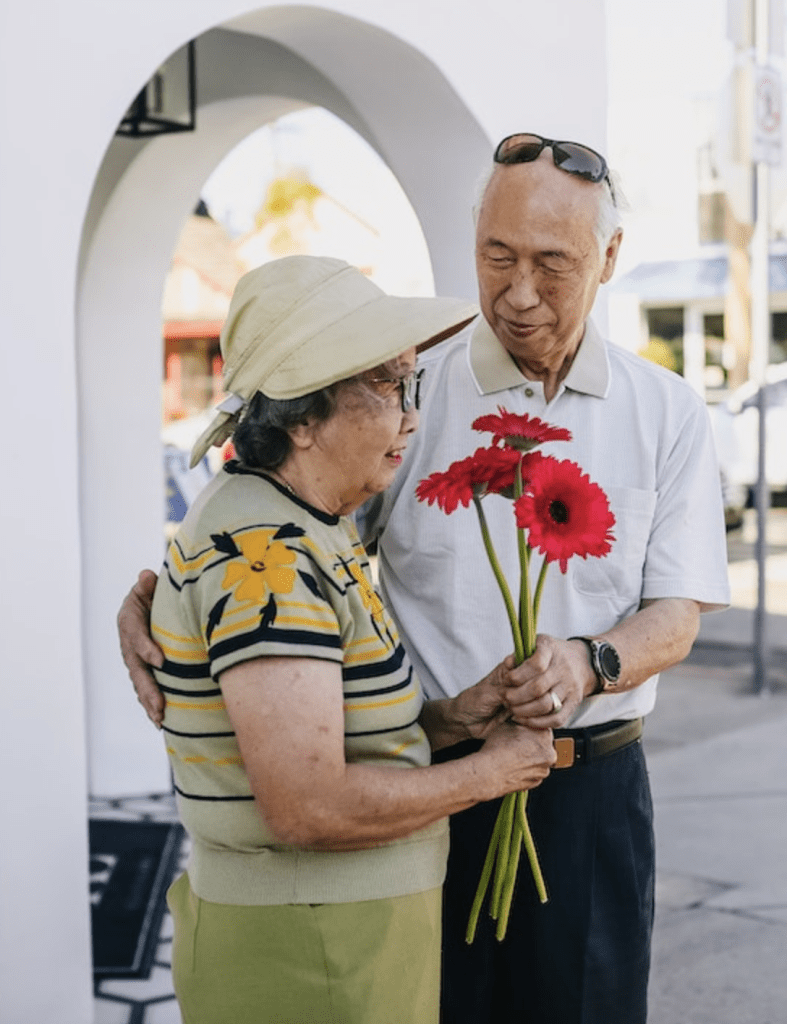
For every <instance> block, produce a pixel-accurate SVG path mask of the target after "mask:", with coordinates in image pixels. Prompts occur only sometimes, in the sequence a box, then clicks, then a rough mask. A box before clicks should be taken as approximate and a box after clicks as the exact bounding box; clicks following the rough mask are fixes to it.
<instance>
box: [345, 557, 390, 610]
mask: <svg viewBox="0 0 787 1024" xmlns="http://www.w3.org/2000/svg"><path fill="white" fill-rule="evenodd" d="M350 572H351V573H352V575H353V577H354V579H355V581H356V583H357V584H358V588H359V589H360V591H361V600H362V601H363V606H364V608H367V609H368V610H369V611H370V612H371V613H372V618H373V619H376V620H377V621H378V622H380V621H381V620H382V618H383V602H382V601H381V600H380V598H379V597H378V596H377V592H376V591H375V589H374V587H373V586H372V585H371V583H370V582H369V581H368V580H367V578H366V576H365V575H364V572H363V569H362V568H361V567H360V565H358V564H357V563H356V562H351V563H350Z"/></svg>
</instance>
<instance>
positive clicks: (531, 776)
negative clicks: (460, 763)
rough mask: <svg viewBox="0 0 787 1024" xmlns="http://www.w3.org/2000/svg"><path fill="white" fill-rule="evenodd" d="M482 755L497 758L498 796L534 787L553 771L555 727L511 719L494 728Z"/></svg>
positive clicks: (495, 764) (494, 759)
mask: <svg viewBox="0 0 787 1024" xmlns="http://www.w3.org/2000/svg"><path fill="white" fill-rule="evenodd" d="M480 755H481V756H484V755H486V756H487V757H489V758H490V760H492V762H493V765H494V768H493V769H492V770H493V771H494V773H495V775H496V777H497V787H498V792H496V793H495V794H494V796H505V794H506V793H513V792H516V791H517V790H520V789H533V788H534V787H535V786H537V785H538V784H539V783H540V782H543V781H544V779H545V778H546V777H547V775H549V770H550V768H551V767H552V765H553V764H554V763H555V761H556V760H557V754H556V753H555V748H554V745H553V742H552V732H551V730H549V729H531V728H529V727H528V726H523V725H516V724H515V723H514V722H510V721H509V722H502V723H501V724H500V725H497V726H496V727H495V728H494V729H492V731H491V732H490V734H489V737H488V739H487V740H486V742H485V743H484V746H483V747H482V749H481V751H480ZM490 799H492V797H490Z"/></svg>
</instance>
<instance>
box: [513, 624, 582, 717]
mask: <svg viewBox="0 0 787 1024" xmlns="http://www.w3.org/2000/svg"><path fill="white" fill-rule="evenodd" d="M504 664H505V670H504V674H505V678H504V680H503V682H502V686H503V702H504V703H505V705H506V707H507V708H508V711H509V714H510V715H511V717H512V718H513V720H514V721H515V722H518V723H519V724H520V725H529V726H530V727H531V728H533V729H560V728H563V727H565V725H566V723H567V722H568V721H569V719H570V718H571V716H572V715H573V713H574V711H575V710H576V708H577V705H578V704H579V703H580V701H582V700H583V699H584V698H585V697H587V696H589V695H590V694H591V693H592V692H593V689H594V688H595V682H596V680H595V675H594V674H593V670H592V668H591V667H590V661H589V659H588V655H587V649H586V647H585V645H584V644H583V643H582V642H581V641H576V640H573V641H569V640H558V639H556V638H555V637H552V636H546V635H545V634H539V635H538V637H537V638H536V649H535V651H534V652H533V654H532V655H531V656H530V657H529V658H527V659H526V660H525V661H523V662H522V664H521V665H519V666H518V667H516V668H515V667H514V660H513V658H512V657H511V658H507V659H506V661H505V663H504ZM551 692H552V693H555V694H556V695H557V697H558V698H559V699H560V701H561V703H562V705H563V706H562V708H561V709H560V711H555V709H554V705H553V701H552V697H551V696H550V693H551Z"/></svg>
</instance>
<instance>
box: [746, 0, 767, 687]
mask: <svg viewBox="0 0 787 1024" xmlns="http://www.w3.org/2000/svg"><path fill="white" fill-rule="evenodd" d="M754 11H755V21H754V29H755V41H756V63H757V64H759V65H765V64H767V62H768V58H769V55H770V45H769V28H770V26H769V9H768V0H755V7H754ZM755 102H756V101H755ZM753 182H754V185H753V187H754V218H755V219H754V234H753V236H752V243H751V327H752V330H751V361H750V364H749V376H750V377H751V379H752V380H753V381H754V383H755V384H756V385H757V386H758V388H759V391H758V396H757V408H758V419H759V429H758V434H759V449H758V458H757V489H756V501H755V506H756V514H757V542H756V546H755V556H756V561H757V608H756V611H755V616H754V637H753V643H754V678H753V684H754V691H755V693H759V694H764V693H766V692H767V691H768V685H769V684H768V670H767V662H768V656H767V653H768V652H767V636H766V634H767V610H766V589H765V562H766V557H767V538H766V533H767V520H768V505H769V504H770V501H769V496H768V483H767V480H766V476H765V450H766V449H765V445H766V429H765V428H766V415H765V405H766V402H765V391H764V386H765V377H766V369H767V367H768V361H769V354H770V353H769V350H770V337H771V325H770V280H769V268H768V255H769V253H768V243H769V233H770V168H769V166H768V164H767V162H766V161H765V160H763V159H762V156H761V155H760V158H759V159H756V161H755V163H754V166H753Z"/></svg>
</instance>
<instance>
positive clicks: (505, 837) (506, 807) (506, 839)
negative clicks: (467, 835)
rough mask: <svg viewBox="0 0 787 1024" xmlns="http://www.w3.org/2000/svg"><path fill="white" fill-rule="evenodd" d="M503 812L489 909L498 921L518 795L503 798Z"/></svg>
mask: <svg viewBox="0 0 787 1024" xmlns="http://www.w3.org/2000/svg"><path fill="white" fill-rule="evenodd" d="M501 810H502V811H503V822H502V825H501V827H500V836H499V837H498V840H497V845H498V854H497V864H496V865H495V880H494V884H493V885H492V902H491V904H490V907H489V913H490V916H491V917H493V918H494V919H495V920H497V917H498V915H499V913H500V897H501V895H502V892H503V882H504V881H505V877H506V873H507V871H508V858H509V855H510V851H511V832H512V830H513V826H514V813H515V811H516V793H509V794H508V795H507V796H504V797H503V804H502V807H501Z"/></svg>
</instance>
